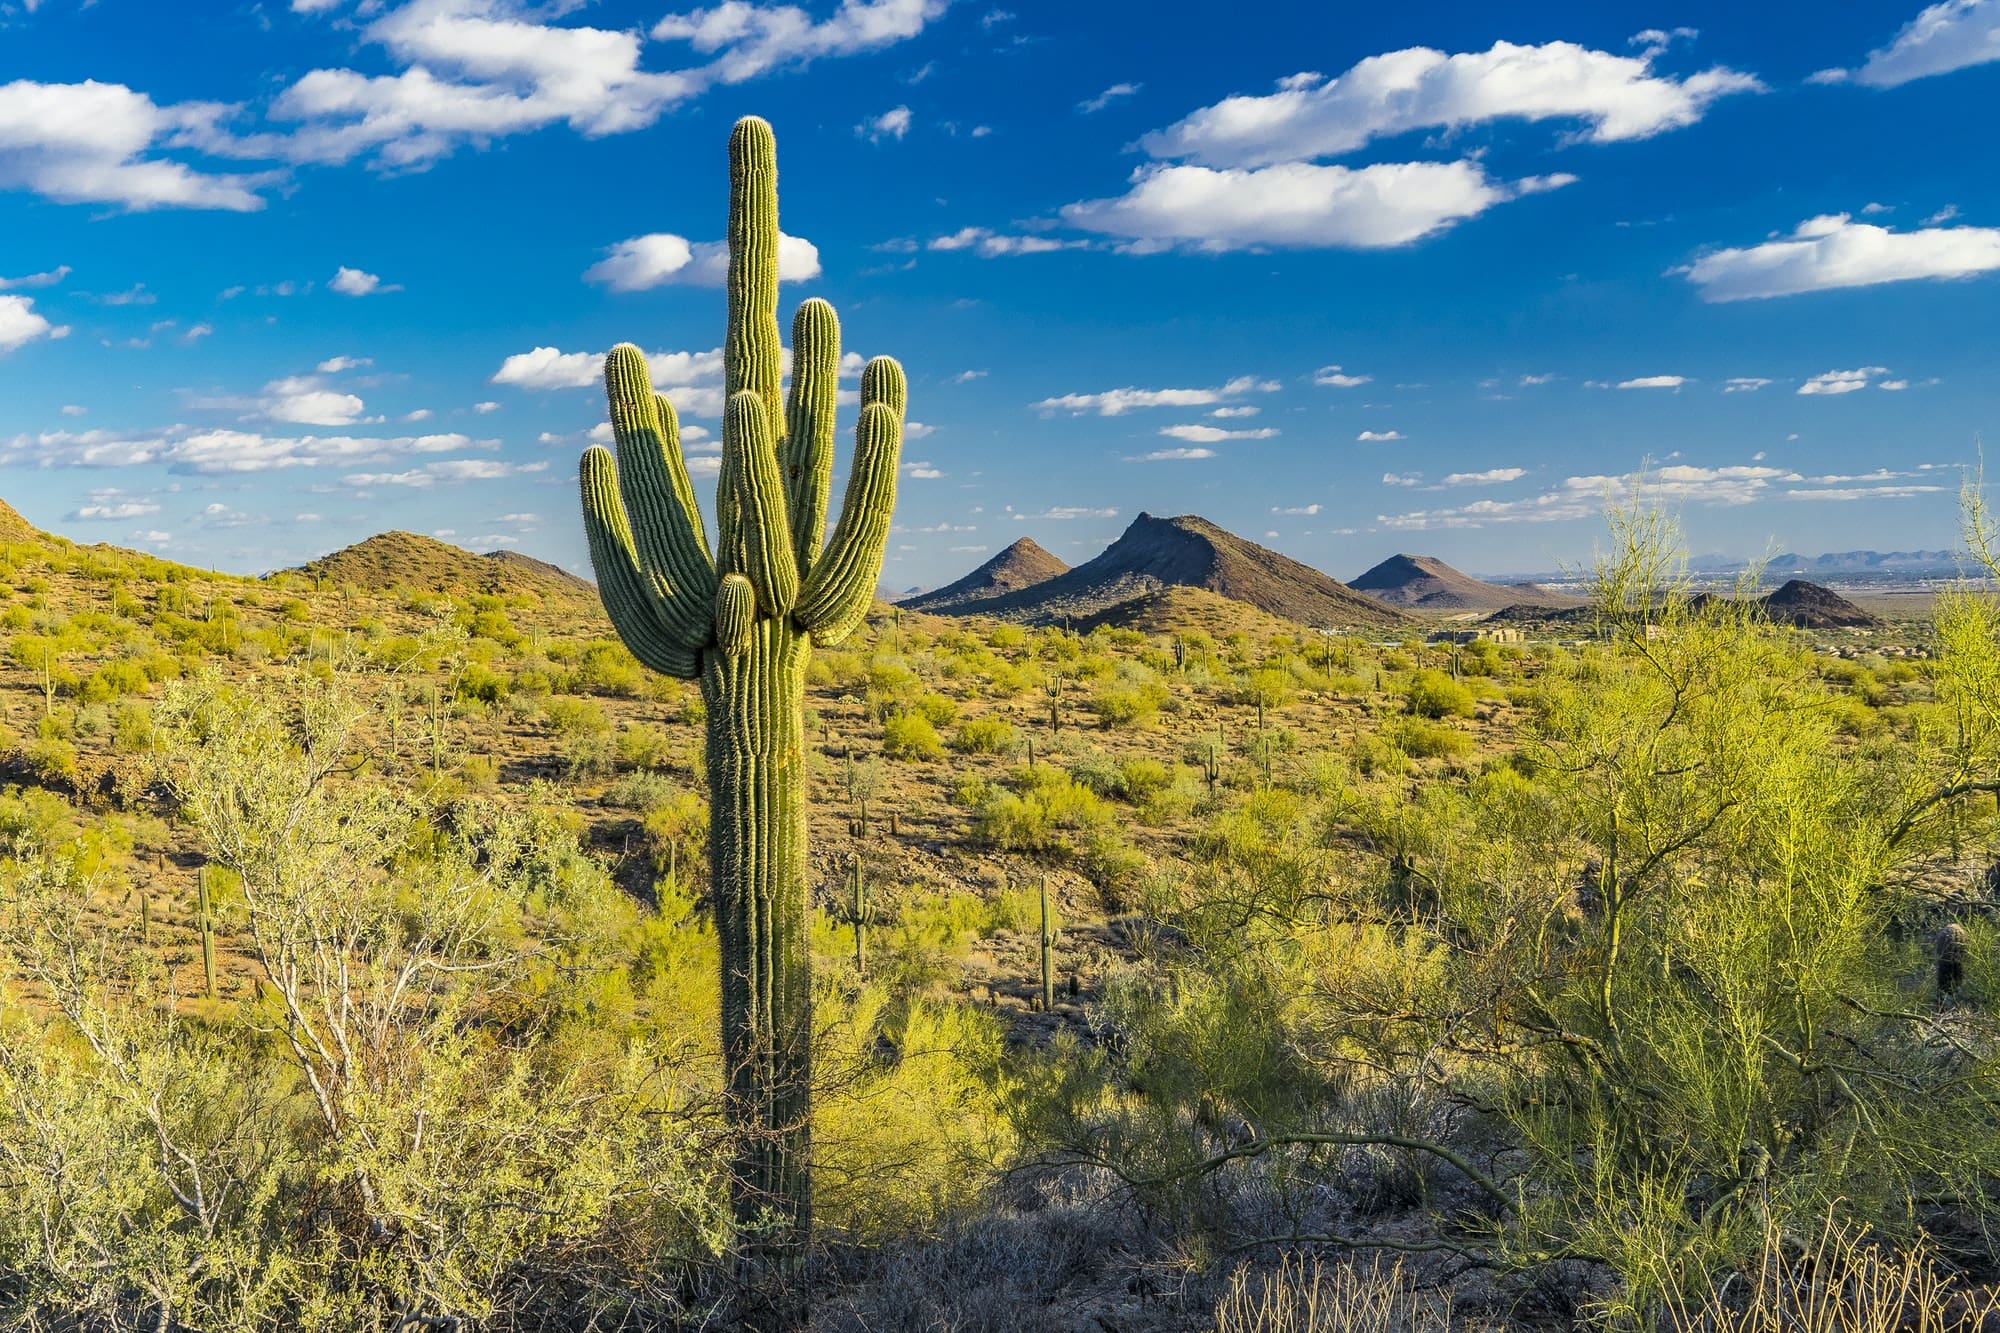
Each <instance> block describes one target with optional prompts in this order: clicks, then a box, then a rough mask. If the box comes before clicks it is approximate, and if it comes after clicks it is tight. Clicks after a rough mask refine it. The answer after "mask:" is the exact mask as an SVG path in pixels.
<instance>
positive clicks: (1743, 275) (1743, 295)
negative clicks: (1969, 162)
mask: <svg viewBox="0 0 2000 1333" xmlns="http://www.w3.org/2000/svg"><path fill="white" fill-rule="evenodd" d="M1994 269H2000V228H1996V227H1926V228H1922V229H1920V230H1917V231H1901V232H1898V231H1891V230H1889V229H1888V228H1887V227H1880V226H1877V225H1875V224H1874V223H1872V222H1856V221H1855V220H1854V219H1853V218H1852V217H1851V216H1850V215H1848V214H1846V213H1832V214H1827V215H1825V216H1822V217H1816V218H1808V219H1807V220H1806V221H1804V222H1801V223H1800V224H1799V225H1798V226H1797V227H1796V228H1794V229H1793V231H1792V233H1791V235H1789V236H1783V237H1779V238H1777V239H1774V240H1769V241H1765V242H1764V243H1763V244H1761V245H1752V246H1745V247H1741V248H1735V249H1727V250H1717V251H1714V252H1713V253H1710V254H1706V255H1703V256H1702V257H1701V258H1699V259H1697V260H1695V261H1694V262H1693V263H1691V264H1688V265H1686V266H1685V267H1683V268H1678V269H1675V270H1673V272H1675V273H1681V274H1685V275H1686V277H1687V279H1688V281H1690V282H1692V283H1694V284H1695V285H1696V286H1697V287H1699V288H1701V296H1702V299H1703V300H1704V301H1747V300H1754V299H1756V298H1759V297H1768V296H1794V295H1797V294H1798V293H1800V292H1819V291H1829V290H1832V289H1835V288H1840V287H1872V286H1875V285H1876V284H1878V283H1884V282H1906V281H1910V280H1913V279H1918V278H1967V277H1972V276H1974V275H1975V274H1980V273H1989V272H1992V271H1993V270H1994Z"/></svg>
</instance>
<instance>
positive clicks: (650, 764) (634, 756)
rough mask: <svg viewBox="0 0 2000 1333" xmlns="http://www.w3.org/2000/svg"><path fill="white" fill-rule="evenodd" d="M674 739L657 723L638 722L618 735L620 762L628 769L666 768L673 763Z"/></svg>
mask: <svg viewBox="0 0 2000 1333" xmlns="http://www.w3.org/2000/svg"><path fill="white" fill-rule="evenodd" d="M673 756H674V738H673V737H672V736H671V735H670V734H669V733H668V731H667V729H666V728H665V727H663V726H661V725H659V724H658V723H657V722H638V723H634V724H633V725H631V726H629V727H626V728H624V729H623V730H621V731H620V732H619V733H618V762H619V763H621V764H623V765H624V766H625V767H627V768H642V769H652V768H665V767H666V766H667V765H668V764H670V763H672V762H673Z"/></svg>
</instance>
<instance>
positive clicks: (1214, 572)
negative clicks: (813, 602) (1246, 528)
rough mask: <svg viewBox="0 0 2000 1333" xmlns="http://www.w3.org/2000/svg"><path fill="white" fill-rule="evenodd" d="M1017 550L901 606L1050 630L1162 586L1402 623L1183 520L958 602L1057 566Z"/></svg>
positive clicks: (1308, 615) (1391, 613)
mask: <svg viewBox="0 0 2000 1333" xmlns="http://www.w3.org/2000/svg"><path fill="white" fill-rule="evenodd" d="M1018 548H1019V543H1016V545H1015V546H1012V547H1009V548H1008V549H1007V550H1006V551H1003V552H1001V553H1000V554H999V555H998V556H995V557H994V558H993V559H992V560H989V561H987V562H986V564H985V565H982V566H980V567H979V568H978V569H975V570H974V571H972V573H971V574H969V575H967V576H966V577H965V578H963V579H960V580H959V581H958V582H957V583H954V584H952V585H951V586H950V587H949V588H945V589H940V590H939V591H938V592H936V593H931V594H927V595H925V596H921V597H916V598H912V599H911V600H910V601H907V602H905V603H903V605H905V606H907V607H909V608H911V609H912V610H917V611H934V612H938V613H940V614H944V615H987V616H994V617H997V618H999V619H1002V620H1014V621H1020V622H1023V623H1027V624H1050V623H1053V622H1055V621H1058V620H1065V619H1067V620H1070V621H1081V620H1084V619H1086V618H1094V617H1099V616H1101V615H1102V614H1103V613H1104V612H1106V611H1108V610H1109V609H1110V608H1112V607H1114V606H1117V605H1119V604H1121V603H1124V602H1129V601H1131V600H1133V599H1135V598H1139V597H1144V596H1146V595H1148V594H1152V593H1157V592H1159V591H1161V590H1162V589H1166V588H1196V589H1202V590H1205V591H1207V592H1211V593H1215V594H1219V595H1220V596H1223V597H1227V598H1229V599H1231V600H1232V601H1237V602H1245V603H1248V604H1249V605H1251V606H1254V607H1257V608H1258V609H1260V610H1263V611H1267V612H1269V613H1270V614H1272V615H1275V616H1279V617H1282V618H1284V619H1286V620H1291V621H1296V622H1297V623H1299V624H1301V625H1310V626H1315V627H1327V628H1333V627H1341V628H1357V629H1358V628H1380V627H1387V626H1391V625H1395V624H1397V623H1398V622H1400V621H1401V620H1402V619H1403V615H1402V613H1401V612H1400V611H1398V610H1396V609H1395V608H1394V607H1391V606H1387V605H1385V604H1383V603H1382V602H1378V601H1376V600H1375V599H1374V598H1372V597H1367V596H1364V595H1362V594H1361V593H1358V592H1355V591H1353V590H1352V589H1350V588H1348V587H1347V586H1346V585H1345V584H1343V583H1340V582H1339V581H1338V580H1336V579H1333V578H1330V577H1328V576H1327V575H1325V574H1322V573H1320V571H1318V570H1316V569H1314V568H1312V567H1311V566H1310V565H1303V564H1300V563H1299V562H1298V561H1296V560H1294V559H1292V558H1291V557H1290V556H1285V555H1280V554H1278V553H1277V552H1276V551H1273V550H1271V549H1269V548H1268V547H1264V546H1259V545H1258V544H1257V543H1255V542H1252V541H1246V540H1245V539H1244V538H1242V537H1238V536H1237V535H1236V534H1234V533H1232V532H1227V531H1225V530H1223V529H1222V528H1219V527H1217V526H1216V525H1215V524H1213V523H1210V522H1209V521H1208V520H1207V519H1205V518H1197V517H1195V516H1194V515H1192V514H1185V515H1182V516H1181V517H1179V518H1158V517H1155V516H1154V515H1152V514H1141V515H1139V517H1138V518H1136V519H1134V520H1133V521H1132V525H1131V526H1130V527H1128V528H1126V529H1125V532H1124V534H1123V535H1122V536H1120V537H1119V538H1118V540H1117V541H1115V542H1113V543H1112V544H1111V545H1110V546H1108V547H1106V548H1105V550H1104V552H1103V553H1102V554H1101V555H1099V556H1097V558H1096V559H1094V560H1090V561H1087V562H1085V563H1084V564H1081V565H1078V566H1077V567H1076V568H1074V569H1069V570H1063V571H1062V572H1060V573H1053V574H1051V575H1049V576H1048V577H1045V578H1041V579H1038V580H1036V581H1034V582H1032V583H1029V584H1027V585H1026V586H1020V587H1015V588H1012V589H1010V590H1006V591H996V592H994V593H992V594H990V595H987V596H968V595H967V593H968V592H971V591H974V590H977V589H978V588H980V587H982V586H997V585H998V584H1000V583H1001V582H1004V581H1007V580H1010V579H1016V578H1018V577H1021V576H1023V575H1024V574H1025V573H1032V572H1033V571H1034V570H1035V569H1037V568H1039V569H1049V568H1053V567H1059V566H1060V565H1061V563H1062V562H1061V561H1058V560H1056V559H1055V558H1054V557H1053V556H1050V555H1048V553H1047V552H1046V551H1040V548H1039V547H1037V548H1035V549H1036V551H1040V555H1041V556H1042V557H1043V559H1041V560H1030V561H1024V560H1022V559H1021V558H1020V554H1019V551H1018ZM996 566H997V568H995V567H996ZM947 594H949V595H948V596H947Z"/></svg>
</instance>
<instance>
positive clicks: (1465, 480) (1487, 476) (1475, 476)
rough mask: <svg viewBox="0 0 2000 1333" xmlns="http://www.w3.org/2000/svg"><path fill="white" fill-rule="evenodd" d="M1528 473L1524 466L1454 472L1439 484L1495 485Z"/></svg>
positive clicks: (1515, 479) (1517, 478)
mask: <svg viewBox="0 0 2000 1333" xmlns="http://www.w3.org/2000/svg"><path fill="white" fill-rule="evenodd" d="M1527 475H1528V469H1526V468H1524V467H1494V468H1488V469H1486V470H1485V471H1484V472H1453V473H1451V474H1449V475H1448V476H1446V477H1445V479H1444V480H1443V481H1441V482H1439V483H1438V484H1439V485H1440V486H1493V485H1498V484H1499V483H1501V482H1506V481H1519V480H1520V479H1521V478H1523V477H1525V476H1527Z"/></svg>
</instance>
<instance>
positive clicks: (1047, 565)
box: [901, 537, 1069, 612]
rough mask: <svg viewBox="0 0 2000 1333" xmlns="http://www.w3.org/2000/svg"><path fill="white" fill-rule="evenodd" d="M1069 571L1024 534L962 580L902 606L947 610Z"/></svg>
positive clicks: (912, 599)
mask: <svg viewBox="0 0 2000 1333" xmlns="http://www.w3.org/2000/svg"><path fill="white" fill-rule="evenodd" d="M1068 572H1069V566H1068V565H1066V564H1064V563H1063V562H1062V561H1061V560H1059V559H1057V558H1056V557H1055V556H1053V555H1050V554H1049V553H1048V551H1047V550H1045V549H1043V548H1042V547H1041V546H1040V545H1039V544H1037V543H1036V541H1035V539H1034V538H1032V537H1023V538H1021V540H1019V541H1017V542H1015V543H1014V544H1013V545H1012V546H1009V547H1008V548H1007V549H1006V550H1004V551H1002V552H1001V553H1000V554H998V555H996V556H994V557H993V558H992V559H991V560H988V561H987V562H986V563H985V564H983V565H981V566H980V567H979V568H977V569H975V570H973V571H972V572H971V573H970V574H967V575H966V576H965V577H964V578H962V579H960V580H958V582H956V583H948V584H946V585H945V586H944V587H942V588H938V589H935V590H933V591H931V592H927V593H924V594H922V595H920V596H917V597H912V598H909V599H908V600H907V601H904V602H903V603H901V605H902V606H904V607H905V608H907V609H909V610H912V611H932V612H944V611H947V610H949V609H950V608H952V607H955V606H960V605H963V604H964V603H966V602H976V601H979V600H981V599H983V598H987V597H1000V596H1004V595H1005V594H1007V593H1010V592H1019V591H1020V590H1021V589H1023V588H1032V587H1034V586H1035V585H1036V584H1039V583H1046V582H1048V581H1049V580H1050V579H1052V578H1055V577H1057V576H1058V575H1061V574H1066V573H1068Z"/></svg>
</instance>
